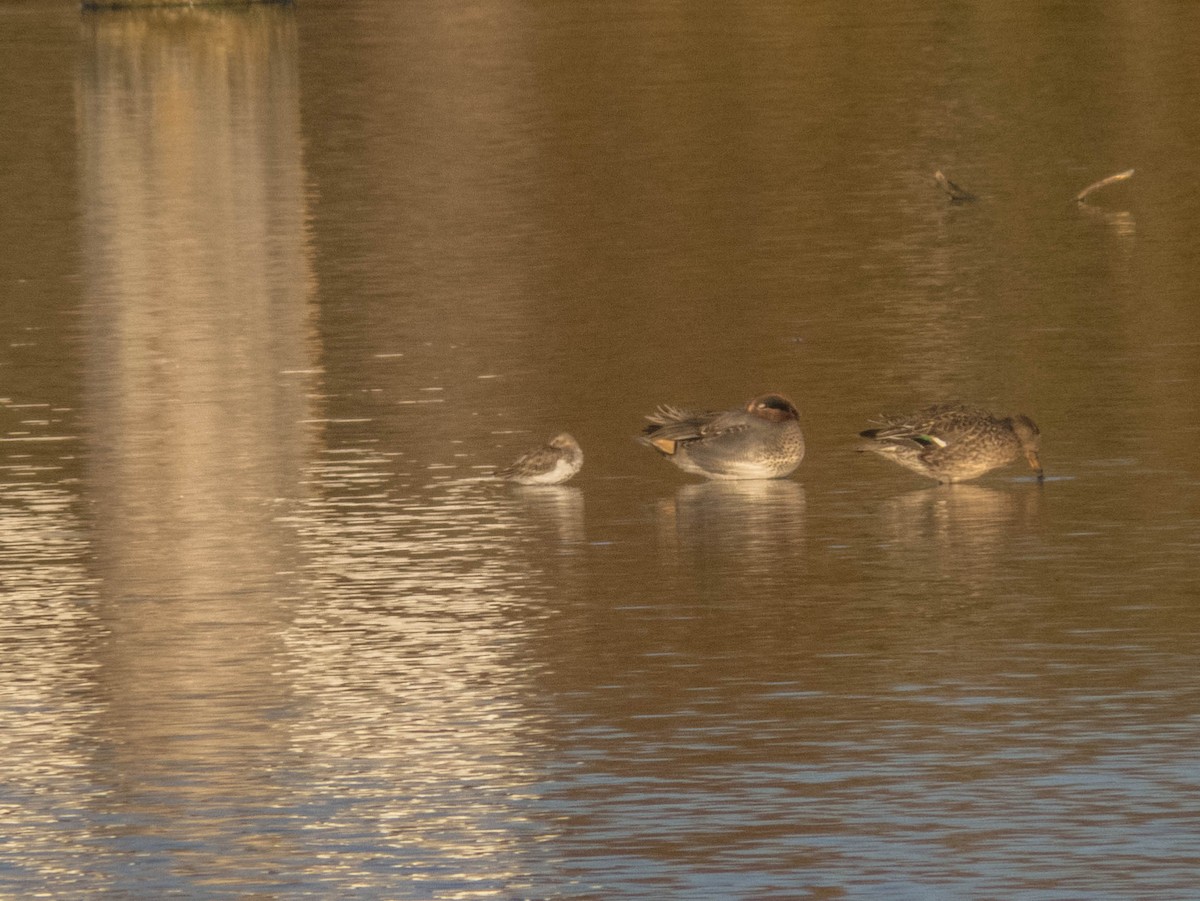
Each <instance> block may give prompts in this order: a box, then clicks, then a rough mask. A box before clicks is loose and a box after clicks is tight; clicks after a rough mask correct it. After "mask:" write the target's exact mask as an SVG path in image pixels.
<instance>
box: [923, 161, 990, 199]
mask: <svg viewBox="0 0 1200 901" xmlns="http://www.w3.org/2000/svg"><path fill="white" fill-rule="evenodd" d="M933 180H934V181H936V182H937V183H938V186H939V187H940V188H941V189H942V190H943V191H945V192H946V193H947V194H949V195H950V199H951V200H952V201H953V202H954V203H969V202H970V201H972V200H978V199H979V198H978V197H976V196H975V195H974V194H972V193H971V192H970V191H967V190H965V189H964V188H960V187H959V186H958V185H956V184H955V183H954V182H952V181H951V180H950V179H948V178H946V176H944V175H943V174H942V170H941V169H938V171H937V172H935V173H933Z"/></svg>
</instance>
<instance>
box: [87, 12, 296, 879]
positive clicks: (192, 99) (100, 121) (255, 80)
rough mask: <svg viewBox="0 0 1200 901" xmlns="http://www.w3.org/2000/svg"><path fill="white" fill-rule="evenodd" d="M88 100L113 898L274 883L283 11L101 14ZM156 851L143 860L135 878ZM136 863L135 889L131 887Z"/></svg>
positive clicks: (90, 378) (286, 53) (290, 269)
mask: <svg viewBox="0 0 1200 901" xmlns="http://www.w3.org/2000/svg"><path fill="white" fill-rule="evenodd" d="M82 46H83V55H82V58H81V65H80V74H79V80H78V104H77V106H78V131H79V171H80V175H79V178H80V187H81V192H82V195H83V196H82V200H83V204H82V209H83V216H82V221H81V229H82V238H83V257H84V262H85V266H84V279H85V293H86V297H87V300H86V303H85V308H84V329H85V337H86V341H87V344H86V351H87V358H86V363H85V372H84V381H85V407H84V416H85V421H86V426H87V428H86V436H85V442H86V448H87V451H86V474H85V489H84V491H85V496H86V497H87V500H88V502H89V503H90V504H91V508H92V509H93V510H94V511H95V512H94V516H93V518H92V521H91V526H92V542H91V549H92V552H93V554H94V567H95V572H96V575H97V578H98V586H97V592H98V596H99V603H98V606H97V610H96V615H97V618H98V621H99V623H100V625H101V630H102V632H101V634H102V635H103V639H102V640H101V641H99V642H98V643H97V646H96V647H95V649H94V651H93V655H92V659H93V660H94V661H95V672H94V675H93V678H94V682H95V689H94V690H95V694H96V714H95V717H94V721H93V722H91V723H89V730H88V734H87V735H86V737H84V738H83V741H85V742H86V745H87V746H88V747H90V749H91V760H90V766H91V768H92V771H93V773H94V778H95V779H96V780H97V783H98V784H99V786H100V789H99V790H98V791H96V792H94V793H93V794H92V795H91V797H90V799H89V803H90V806H91V807H92V811H91V816H92V817H93V818H94V821H95V822H97V823H99V824H105V823H111V824H112V825H111V828H105V827H104V826H103V825H102V826H101V827H100V828H98V829H94V830H93V832H92V834H91V836H90V839H91V840H92V841H93V842H97V843H100V844H102V845H103V847H104V849H105V852H107V853H102V854H98V855H97V858H98V860H99V861H100V863H98V864H97V867H98V869H100V870H101V874H102V875H103V876H104V877H106V878H107V879H108V880H109V882H110V884H111V887H112V890H114V891H117V892H119V893H125V894H137V895H151V896H164V895H169V894H173V893H181V892H182V893H190V892H192V891H195V890H197V889H200V888H205V887H211V886H213V885H215V884H219V883H221V882H229V881H232V882H235V883H238V884H239V885H242V886H246V887H253V886H254V885H256V884H257V883H258V882H259V881H261V880H264V879H268V878H270V877H267V876H266V875H265V874H268V873H271V872H276V871H279V870H286V869H287V868H288V865H289V863H288V861H289V856H290V853H291V852H293V850H294V848H295V846H296V844H297V838H296V836H295V835H289V833H288V831H287V830H285V829H281V828H280V824H281V823H283V822H286V821H288V820H289V819H290V818H291V816H292V812H291V811H290V810H289V809H288V808H289V804H290V803H292V802H291V800H290V799H289V797H288V795H287V793H286V792H281V790H280V786H279V785H278V784H276V780H277V778H278V777H277V774H278V772H279V771H280V770H281V768H285V767H286V765H287V738H286V730H285V729H282V728H281V727H280V725H279V721H280V715H281V711H284V710H286V709H287V706H288V703H289V702H288V690H289V684H288V681H287V676H286V673H284V672H282V671H281V670H280V668H279V665H278V660H279V655H280V653H281V638H280V636H281V633H282V632H283V630H284V628H285V624H286V623H287V621H288V619H289V616H290V606H289V604H288V603H287V601H286V599H287V598H288V597H289V596H297V595H299V594H301V593H302V591H303V586H302V585H300V584H298V582H297V580H296V579H295V578H294V577H291V578H289V577H288V576H287V575H286V574H288V573H298V572H299V571H300V569H301V567H300V566H299V563H298V561H297V560H296V559H295V557H294V553H295V547H294V536H293V534H292V532H291V530H290V528H289V527H288V526H287V525H286V511H287V510H289V509H291V508H293V507H294V506H295V505H296V503H297V502H298V499H299V498H300V497H301V496H303V494H304V491H305V488H304V485H303V482H302V481H301V476H302V474H303V471H304V463H305V460H306V459H307V458H308V457H309V455H310V454H311V446H312V443H313V440H314V438H315V434H314V431H315V430H314V428H313V427H312V426H310V425H306V424H305V423H306V422H307V421H308V420H310V419H312V416H311V412H310V409H309V407H310V405H311V396H312V394H313V382H314V378H315V376H314V373H315V372H316V371H318V367H317V366H316V365H315V361H316V345H315V339H314V333H313V328H312V324H311V322H310V317H311V312H310V308H311V304H310V299H311V295H312V292H313V289H314V284H313V279H312V276H311V263H310V260H309V256H310V253H311V251H310V249H309V246H308V244H309V235H308V232H307V227H306V220H307V215H308V214H307V210H306V199H305V185H304V173H303V167H302V159H301V143H300V122H299V85H298V71H297V52H296V32H295V23H294V20H293V17H292V13H291V11H290V10H286V9H282V8H279V7H269V8H268V7H251V8H247V9H238V10H234V9H213V8H206V9H171V10H163V9H152V10H139V11H123V12H122V13H120V14H103V13H98V14H95V15H88V16H86V17H85V18H84V20H83V40H82ZM147 852H152V853H147ZM126 855H129V856H136V859H137V860H138V861H140V862H141V861H144V863H139V865H138V866H137V867H130V866H127V865H125V864H126V863H127V862H128V858H127V856H126Z"/></svg>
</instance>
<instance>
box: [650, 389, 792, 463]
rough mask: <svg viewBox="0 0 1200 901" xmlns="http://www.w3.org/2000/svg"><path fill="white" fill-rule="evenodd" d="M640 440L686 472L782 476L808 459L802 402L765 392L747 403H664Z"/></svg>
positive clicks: (652, 414) (654, 413) (651, 415)
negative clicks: (711, 408)
mask: <svg viewBox="0 0 1200 901" xmlns="http://www.w3.org/2000/svg"><path fill="white" fill-rule="evenodd" d="M646 419H647V420H649V423H650V424H649V425H647V426H646V427H645V428H644V429H643V430H642V433H641V434H640V435H638V436H637V440H638V441H639V442H641V443H642V444H645V445H647V446H648V447H652V448H654V449H655V450H656V451H658V452H659V453H660V454H662V455H663V456H664V457H666V458H667V459H668V460H670V461H671V462H672V463H674V464H675V465H676V466H678V467H679V468H680V469H682V470H683V471H684V472H687V473H691V474H693V475H700V476H704V477H705V478H709V479H782V478H785V477H786V476H789V475H791V474H792V473H793V472H795V471H796V468H797V467H798V466H799V465H800V461H801V460H803V459H804V433H803V432H802V431H801V429H800V414H799V412H798V411H797V410H796V405H795V404H793V403H792V402H791V401H790V400H788V399H787V398H786V397H784V396H783V395H782V394H777V393H770V394H762V395H759V396H758V397H755V398H753V399H751V400H749V401H747V402H746V403H745V404H744V405H743V406H740V407H736V408H734V409H732V410H724V411H719V412H704V413H701V412H694V411H691V410H683V409H680V408H679V407H673V406H668V405H665V404H664V405H661V406H659V407H658V409H657V410H655V411H654V412H653V413H651V414H650V415H649V416H647V417H646Z"/></svg>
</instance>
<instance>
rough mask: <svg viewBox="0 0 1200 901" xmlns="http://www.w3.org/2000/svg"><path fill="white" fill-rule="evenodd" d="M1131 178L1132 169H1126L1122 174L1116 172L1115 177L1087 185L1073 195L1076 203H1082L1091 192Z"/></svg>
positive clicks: (1111, 176)
mask: <svg viewBox="0 0 1200 901" xmlns="http://www.w3.org/2000/svg"><path fill="white" fill-rule="evenodd" d="M1132 176H1133V170H1132V169H1126V170H1125V171H1124V172H1118V173H1117V174H1116V175H1110V176H1109V177H1108V178H1102V179H1100V180H1099V181H1097V182H1093V183H1092V184H1090V185H1088V186H1087V187H1086V188H1084V189H1083V190H1082V191H1080V192H1079V193H1078V194H1076V195H1075V202H1076V203H1083V199H1084V198H1085V197H1087V196H1088V195H1089V194H1091V193H1092V192H1093V191H1099V190H1100V189H1101V188H1106V187H1108V186H1109V185H1111V184H1116V183H1117V182H1119V181H1124V180H1125V179H1127V178H1130V177H1132Z"/></svg>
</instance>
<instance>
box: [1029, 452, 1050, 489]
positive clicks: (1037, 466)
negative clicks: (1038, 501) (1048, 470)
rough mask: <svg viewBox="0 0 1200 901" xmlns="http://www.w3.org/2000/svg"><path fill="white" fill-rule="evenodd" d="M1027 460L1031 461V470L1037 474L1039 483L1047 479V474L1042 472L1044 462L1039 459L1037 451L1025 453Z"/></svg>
mask: <svg viewBox="0 0 1200 901" xmlns="http://www.w3.org/2000/svg"><path fill="white" fill-rule="evenodd" d="M1025 459H1026V460H1028V461H1029V468H1030V469H1032V470H1033V471H1034V472H1035V473H1037V477H1038V481H1039V482H1040V481H1042V479H1044V478H1045V477H1046V474H1045V473H1044V472H1043V471H1042V461H1041V460H1040V459H1038V455H1037V451H1035V450H1028V451H1025Z"/></svg>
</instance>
